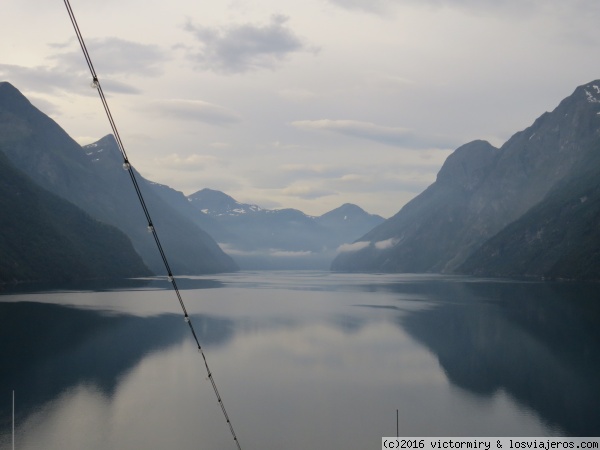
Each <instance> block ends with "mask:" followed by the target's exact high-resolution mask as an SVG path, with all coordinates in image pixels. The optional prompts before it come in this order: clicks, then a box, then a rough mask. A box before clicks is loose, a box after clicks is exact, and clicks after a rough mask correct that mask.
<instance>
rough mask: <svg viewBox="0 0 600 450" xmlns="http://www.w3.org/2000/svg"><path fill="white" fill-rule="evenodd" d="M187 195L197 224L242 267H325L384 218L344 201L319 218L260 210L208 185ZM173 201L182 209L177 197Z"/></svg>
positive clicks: (293, 212) (294, 210) (165, 192)
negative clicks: (349, 243)
mask: <svg viewBox="0 0 600 450" xmlns="http://www.w3.org/2000/svg"><path fill="white" fill-rule="evenodd" d="M160 189H161V190H162V195H167V194H168V195H170V196H173V193H172V192H171V193H169V191H168V190H166V189H164V187H161V188H160ZM172 198H173V200H174V199H175V198H174V197H172ZM187 199H188V205H189V206H191V207H192V209H193V211H194V212H193V214H196V220H197V221H198V223H201V224H203V226H205V227H206V228H205V229H206V230H207V231H208V232H209V233H210V234H211V235H212V236H213V237H214V238H215V239H216V240H217V241H218V242H219V243H220V244H221V245H222V246H223V248H224V249H225V251H226V252H229V253H230V254H231V255H233V256H234V257H235V259H236V261H237V262H238V263H239V264H240V266H241V267H242V268H244V269H327V268H328V267H329V264H330V262H331V259H332V258H333V257H334V256H335V252H336V249H337V248H338V247H339V246H340V245H342V244H345V243H348V242H352V241H353V240H354V239H356V237H357V236H360V235H362V234H364V233H365V232H366V231H368V230H370V229H371V228H373V227H374V226H375V225H377V224H379V223H381V222H383V220H384V219H383V218H382V217H380V216H377V215H373V214H368V213H367V212H365V211H364V210H363V209H361V208H360V207H358V206H356V205H350V204H345V205H342V206H341V207H340V208H337V209H335V210H333V211H330V212H328V213H326V214H323V215H322V216H320V217H314V216H309V215H307V214H304V213H303V212H302V211H299V210H296V209H291V208H286V209H265V208H261V207H260V206H257V205H254V204H247V203H241V202H238V201H237V200H235V199H234V198H232V197H231V196H229V195H227V194H225V193H223V192H220V191H216V190H212V189H202V190H200V191H198V192H195V193H193V194H191V195H189V196H188V197H187ZM178 205H180V207H182V208H183V207H184V205H183V204H182V203H181V201H180V200H178Z"/></svg>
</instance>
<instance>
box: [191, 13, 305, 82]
mask: <svg viewBox="0 0 600 450" xmlns="http://www.w3.org/2000/svg"><path fill="white" fill-rule="evenodd" d="M287 21H288V17H286V16H282V15H273V16H271V20H270V22H269V23H268V24H267V25H254V24H249V23H247V24H243V25H232V26H230V27H226V28H225V27H222V28H215V27H203V26H200V25H194V24H192V23H191V22H188V23H187V24H186V25H185V29H186V30H187V31H189V32H190V33H192V34H193V35H194V37H195V38H196V39H197V41H198V42H199V44H200V46H201V48H200V49H198V50H197V51H196V53H194V54H193V59H194V60H195V61H196V62H197V63H199V64H200V66H201V67H205V68H208V69H211V70H214V71H216V72H222V73H242V72H247V71H252V70H257V69H264V68H269V69H272V68H274V67H276V66H277V65H278V64H279V63H281V61H283V60H284V59H285V58H286V57H287V56H288V55H290V54H292V53H294V52H298V51H302V50H305V45H304V44H303V43H302V41H301V40H300V38H299V37H297V36H296V35H295V34H294V32H293V31H292V30H290V29H289V28H288V27H286V22H287Z"/></svg>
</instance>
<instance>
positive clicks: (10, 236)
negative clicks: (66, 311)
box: [0, 147, 151, 282]
mask: <svg viewBox="0 0 600 450" xmlns="http://www.w3.org/2000/svg"><path fill="white" fill-rule="evenodd" d="M0 230H2V232H1V233H0V254H1V255H2V258H0V282H13V281H40V280H45V281H65V280H77V279H90V278H126V277H140V276H148V275H151V272H150V270H149V269H148V268H147V267H146V266H144V264H143V262H142V260H141V258H140V257H139V255H138V254H137V253H136V252H135V250H134V249H133V246H132V245H131V242H130V241H129V239H128V238H127V237H126V236H125V235H124V234H123V233H122V232H121V231H119V230H117V229H116V228H114V227H111V226H109V225H106V224H103V223H101V222H98V221H97V220H95V219H93V218H92V217H90V216H89V215H88V214H86V213H84V212H83V211H81V210H80V209H79V208H77V207H76V206H74V205H72V204H70V203H69V202H67V201H66V200H63V199H61V198H59V197H58V196H56V195H54V194H52V193H50V192H48V191H46V190H45V189H42V188H40V187H39V186H37V185H36V184H35V183H34V182H33V181H31V180H30V179H29V178H28V177H26V176H25V175H24V174H23V173H21V172H20V171H18V170H17V169H15V168H14V167H13V166H12V164H11V163H10V162H9V161H8V159H7V158H6V156H5V155H4V153H3V152H2V148H1V147H0Z"/></svg>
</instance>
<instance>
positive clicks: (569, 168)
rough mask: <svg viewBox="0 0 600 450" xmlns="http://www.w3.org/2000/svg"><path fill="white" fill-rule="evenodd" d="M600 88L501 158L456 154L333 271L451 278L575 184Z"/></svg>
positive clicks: (478, 149)
mask: <svg viewBox="0 0 600 450" xmlns="http://www.w3.org/2000/svg"><path fill="white" fill-rule="evenodd" d="M599 112H600V81H596V82H592V83H588V84H586V85H584V86H580V87H578V88H577V89H576V90H575V92H574V93H573V94H572V95H571V96H570V97H568V98H566V99H565V100H563V101H562V102H561V103H560V104H559V106H558V107H557V108H556V109H555V110H554V111H552V112H551V113H545V114H543V115H542V116H541V117H539V118H538V119H537V120H536V121H535V122H534V123H533V124H532V125H531V126H530V127H528V128H527V129H525V130H523V131H521V132H519V133H516V134H515V135H514V136H513V137H512V138H511V139H509V140H508V141H507V142H506V143H505V144H504V145H503V146H502V147H501V148H500V149H499V150H495V149H494V148H493V147H491V146H490V145H489V144H487V143H483V142H481V141H475V142H473V143H470V144H467V145H465V146H463V147H461V148H459V149H457V150H456V151H455V152H454V153H453V154H452V155H450V156H449V157H448V159H447V161H446V163H445V164H444V166H443V167H442V169H441V170H440V172H439V174H438V178H437V180H436V182H435V183H433V184H432V185H431V186H429V188H427V190H425V191H424V192H423V193H422V194H420V195H419V196H417V197H416V198H415V199H413V200H412V201H411V202H410V203H408V204H407V205H406V206H405V207H404V208H402V210H400V212H399V213H398V214H396V215H395V216H394V217H392V218H391V219H389V220H388V221H386V222H385V223H383V224H382V225H380V226H379V227H376V228H375V229H373V230H372V231H371V232H369V233H368V234H366V235H365V236H363V237H362V238H360V239H359V240H358V241H357V242H356V243H355V244H354V248H352V247H349V249H348V250H349V251H346V252H343V253H340V254H339V255H338V256H337V257H336V259H335V260H334V261H333V263H332V269H333V270H351V271H354V270H364V271H384V272H452V271H454V270H456V269H457V268H458V267H459V266H460V265H461V264H462V263H463V262H465V260H466V259H467V258H468V257H469V256H470V255H471V254H472V253H473V252H475V251H476V250H477V249H478V248H479V247H480V246H481V245H482V244H483V243H484V242H485V241H487V240H488V239H490V238H491V237H493V236H494V235H495V234H497V233H498V232H500V231H501V230H502V229H503V228H504V227H506V226H507V225H509V224H510V223H511V222H513V221H515V220H517V219H519V218H520V217H521V216H523V215H524V214H525V213H526V212H527V211H528V210H529V209H530V208H532V207H533V206H535V205H536V204H538V203H539V202H541V201H542V200H543V199H544V198H545V197H546V196H547V195H548V194H549V192H550V191H551V190H552V189H553V188H555V187H556V186H557V185H558V183H561V182H564V180H566V179H567V178H569V177H571V176H575V175H576V174H577V173H578V172H579V171H581V170H582V167H584V166H585V165H586V161H588V160H589V158H590V157H591V156H590V155H592V154H594V153H595V152H597V151H598V148H597V145H595V142H596V140H597V138H598V134H599V129H600V115H599V114H598V113H599Z"/></svg>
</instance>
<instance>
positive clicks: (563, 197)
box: [457, 139, 600, 280]
mask: <svg viewBox="0 0 600 450" xmlns="http://www.w3.org/2000/svg"><path fill="white" fill-rule="evenodd" d="M595 146H596V149H600V139H599V140H598V142H597V143H596V144H595ZM599 180H600V152H599V151H596V152H595V153H593V154H592V157H591V158H589V159H588V160H586V161H585V164H584V165H583V166H582V167H581V170H580V171H578V174H577V175H576V176H572V177H569V178H568V179H567V180H564V181H563V182H561V183H558V185H557V186H556V187H555V188H554V189H553V190H552V191H550V193H549V194H548V195H547V196H546V197H545V198H544V200H542V201H541V202H540V203H539V204H537V205H536V206H534V207H533V208H531V209H530V210H529V211H527V213H525V214H524V215H523V216H522V217H520V218H519V219H517V220H516V221H515V222H513V223H511V224H510V225H508V226H507V227H506V228H504V229H503V230H502V231H500V232H499V233H498V234H497V235H495V236H494V237H493V238H491V239H490V240H488V241H487V242H485V243H484V244H483V245H482V246H481V247H480V248H479V249H478V250H477V251H476V252H475V253H473V254H472V255H471V256H470V257H469V258H468V259H467V260H466V261H465V262H464V263H463V264H462V265H461V266H460V267H459V268H458V269H457V271H458V272H460V273H466V274H473V275H480V276H502V277H535V278H545V279H582V280H600V181H599Z"/></svg>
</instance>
